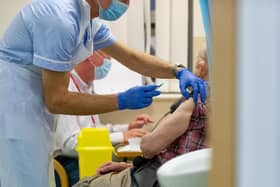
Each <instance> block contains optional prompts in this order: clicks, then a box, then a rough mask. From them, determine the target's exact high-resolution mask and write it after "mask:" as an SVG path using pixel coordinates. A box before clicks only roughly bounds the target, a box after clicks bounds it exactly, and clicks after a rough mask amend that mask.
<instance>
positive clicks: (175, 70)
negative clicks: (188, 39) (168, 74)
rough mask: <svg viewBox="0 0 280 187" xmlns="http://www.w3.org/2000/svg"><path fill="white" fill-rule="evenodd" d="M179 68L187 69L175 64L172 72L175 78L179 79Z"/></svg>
mask: <svg viewBox="0 0 280 187" xmlns="http://www.w3.org/2000/svg"><path fill="white" fill-rule="evenodd" d="M178 68H186V67H185V66H184V65H183V64H174V66H173V68H172V71H173V75H174V76H175V77H177V71H178Z"/></svg>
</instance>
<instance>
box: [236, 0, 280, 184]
mask: <svg viewBox="0 0 280 187" xmlns="http://www.w3.org/2000/svg"><path fill="white" fill-rule="evenodd" d="M279 7H280V1H279V0H258V1H255V0H246V1H243V0H238V13H237V15H238V18H237V19H238V30H237V32H238V36H239V37H238V70H237V73H238V74H237V77H238V79H237V81H238V85H239V86H238V89H237V90H236V94H237V96H238V100H237V101H238V109H237V113H238V125H237V128H238V137H237V140H238V141H237V144H238V152H237V161H238V165H237V167H238V170H237V174H238V187H263V186H269V187H279V186H280V178H279V176H280V174H279V173H280V146H279V139H280V135H279V132H280V126H279V124H280V115H279V106H280V99H279V95H280V84H279V80H280V74H279V69H280V63H279V49H280V42H279V41H280V37H279V31H280V25H279V17H280V12H279Z"/></svg>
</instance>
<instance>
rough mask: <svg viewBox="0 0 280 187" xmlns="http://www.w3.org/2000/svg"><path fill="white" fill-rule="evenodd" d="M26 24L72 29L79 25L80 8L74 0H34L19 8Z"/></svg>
mask: <svg viewBox="0 0 280 187" xmlns="http://www.w3.org/2000/svg"><path fill="white" fill-rule="evenodd" d="M21 15H22V17H23V19H24V21H25V22H26V25H28V26H42V25H45V26H47V27H55V28H64V29H73V30H76V29H78V27H79V21H80V20H79V19H80V8H79V5H78V4H77V1H74V0H59V1H56V0H34V1H32V2H31V3H30V4H28V5H27V6H26V7H24V8H23V9H22V10H21Z"/></svg>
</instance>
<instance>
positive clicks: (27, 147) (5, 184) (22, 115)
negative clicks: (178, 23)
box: [0, 0, 206, 187]
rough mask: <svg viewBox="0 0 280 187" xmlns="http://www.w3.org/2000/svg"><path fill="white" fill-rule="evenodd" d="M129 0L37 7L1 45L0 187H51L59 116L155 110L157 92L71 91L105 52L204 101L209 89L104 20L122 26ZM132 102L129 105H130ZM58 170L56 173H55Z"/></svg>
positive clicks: (53, 1)
mask: <svg viewBox="0 0 280 187" xmlns="http://www.w3.org/2000/svg"><path fill="white" fill-rule="evenodd" d="M128 5H129V0H33V1H32V2H31V3H30V4H28V5H26V6H25V7H24V8H23V9H22V10H21V11H20V12H19V13H18V14H17V15H16V16H15V17H14V19H13V21H12V22H11V24H10V25H9V27H8V29H7V30H6V32H5V34H4V35H3V37H2V39H1V40H0V85H1V89H0V186H1V187H49V186H52V185H53V183H51V182H50V181H53V180H52V177H53V170H52V169H50V167H51V164H50V163H51V156H50V155H51V152H52V146H51V144H52V137H53V132H54V130H55V126H54V124H55V114H73V115H90V114H99V113H104V112H110V111H114V110H123V109H140V108H144V107H147V106H149V105H150V104H151V103H152V99H153V97H154V96H157V95H159V94H160V93H159V91H157V90H156V89H157V86H156V85H150V86H137V87H133V88H130V89H128V90H127V91H125V92H121V93H117V94H111V95H88V94H81V93H74V92H69V91H68V89H67V88H68V83H69V72H70V71H71V70H72V69H73V67H74V66H75V64H77V63H79V62H81V61H82V60H84V59H86V58H87V57H88V56H90V55H91V54H92V52H93V51H94V50H98V49H102V50H103V51H104V52H106V53H107V54H109V55H110V56H112V57H114V58H116V59H117V60H118V61H119V62H120V63H122V64H123V65H125V66H127V67H128V68H130V69H132V70H134V71H136V72H138V73H141V74H143V75H146V76H152V77H158V78H175V77H176V78H177V79H179V81H180V83H179V84H180V89H181V91H182V94H183V95H184V96H185V97H186V98H188V97H189V95H188V92H187V91H186V88H187V87H192V89H193V92H194V99H195V100H196V98H197V95H198V94H200V96H201V98H202V99H203V100H204V99H205V95H206V94H205V92H206V91H205V90H206V89H205V85H204V82H203V81H202V80H200V79H199V78H197V77H196V76H194V75H193V74H192V73H191V72H190V71H188V70H187V69H186V68H181V67H174V66H173V65H171V64H170V63H167V62H165V61H163V60H161V59H158V58H156V57H152V56H149V55H147V54H144V53H140V52H137V51H135V50H132V49H130V48H128V47H126V46H125V45H123V44H121V43H120V42H118V41H116V40H115V38H114V37H113V36H112V34H111V33H110V31H109V29H108V28H107V27H106V25H104V24H103V23H102V22H101V21H100V20H98V19H93V18H97V17H99V18H101V19H104V20H110V21H113V20H116V19H118V18H119V17H120V16H121V15H123V14H124V13H125V11H126V10H127V8H128ZM128 98H129V99H128ZM49 171H51V172H49Z"/></svg>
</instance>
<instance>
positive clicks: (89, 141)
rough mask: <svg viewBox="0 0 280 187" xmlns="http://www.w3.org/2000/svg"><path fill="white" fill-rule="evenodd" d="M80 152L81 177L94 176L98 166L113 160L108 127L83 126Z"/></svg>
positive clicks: (78, 150)
mask: <svg viewBox="0 0 280 187" xmlns="http://www.w3.org/2000/svg"><path fill="white" fill-rule="evenodd" d="M76 150H77V152H78V154H79V169H80V179H81V178H83V177H86V176H93V175H95V173H96V170H97V168H98V167H99V166H100V165H102V164H104V163H105V162H107V161H111V160H112V153H113V150H114V148H113V146H112V144H111V141H110V136H109V131H108V129H106V128H83V129H82V130H81V132H80V133H79V136H78V145H77V148H76Z"/></svg>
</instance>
